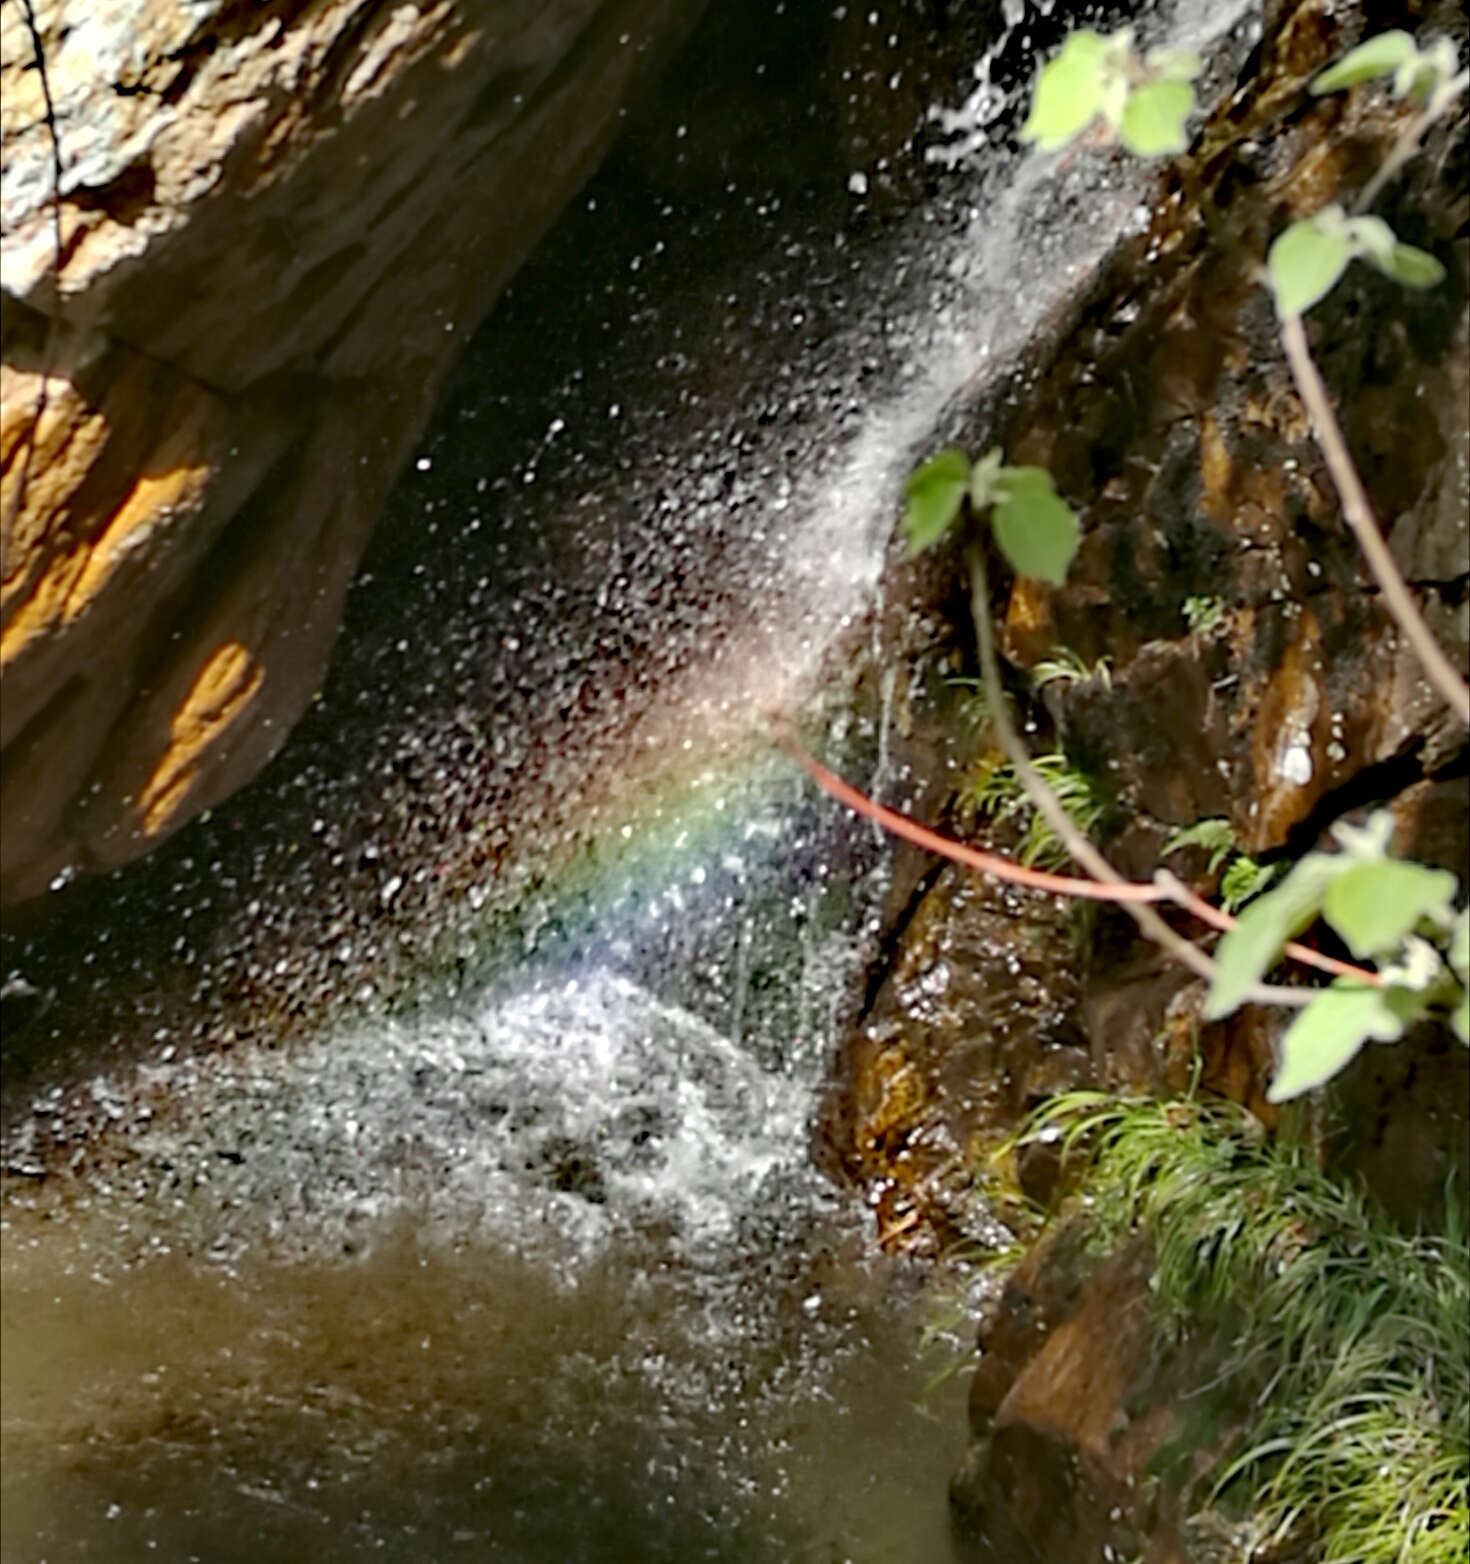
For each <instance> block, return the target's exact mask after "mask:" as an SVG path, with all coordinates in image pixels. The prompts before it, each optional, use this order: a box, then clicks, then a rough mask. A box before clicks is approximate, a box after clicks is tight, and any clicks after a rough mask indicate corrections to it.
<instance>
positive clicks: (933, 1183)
mask: <svg viewBox="0 0 1470 1564" xmlns="http://www.w3.org/2000/svg"><path fill="white" fill-rule="evenodd" d="M1068 918H1069V913H1068V909H1067V908H1066V907H1065V905H1063V904H1062V903H1061V902H1059V901H1058V899H1057V898H1055V897H1052V896H1047V895H1043V894H1041V893H1038V892H1030V891H1023V890H1020V889H1018V888H1016V887H1011V886H1000V885H997V884H995V883H992V882H986V881H982V880H978V879H976V878H974V877H972V876H970V875H969V874H968V873H966V872H964V871H961V870H959V869H957V868H955V867H954V866H947V867H946V868H945V869H943V870H942V871H941V872H940V873H939V875H938V877H937V879H936V881H935V882H934V884H933V886H932V887H931V888H930V889H929V890H928V891H927V892H926V893H925V894H924V895H923V896H922V897H921V898H920V900H919V903H918V906H917V909H916V910H915V912H914V915H913V918H912V920H911V921H910V923H909V924H908V926H907V928H906V929H905V930H904V934H903V939H902V942H901V944H900V946H899V950H898V953H897V955H896V956H895V958H894V959H893V961H892V963H891V965H890V966H889V967H888V969H887V973H886V977H885V980H884V983H883V985H882V987H881V988H880V990H879V991H878V993H877V995H876V997H875V999H874V1001H873V1003H872V1005H871V1006H870V1008H869V1012H868V1015H867V1017H866V1019H865V1021H864V1023H863V1025H862V1026H861V1027H860V1028H859V1029H858V1030H856V1031H855V1032H854V1033H853V1034H852V1035H851V1036H850V1037H849V1038H848V1039H847V1042H846V1043H845V1045H844V1049H843V1053H842V1056H841V1058H840V1060H839V1061H838V1065H837V1070H836V1078H837V1083H838V1084H837V1086H836V1089H835V1090H834V1091H833V1093H832V1094H831V1096H830V1097H829V1099H828V1101H827V1102H826V1104H825V1106H824V1109H823V1113H822V1117H821V1122H820V1125H819V1137H820V1138H821V1140H822V1141H823V1143H824V1149H825V1154H826V1158H827V1161H828V1163H829V1166H830V1167H831V1169H832V1171H834V1172H835V1173H837V1175H838V1176H839V1177H842V1178H844V1179H846V1180H849V1181H852V1182H856V1183H858V1184H860V1185H862V1186H864V1187H866V1188H868V1189H869V1190H870V1191H871V1192H872V1198H873V1201H874V1206H875V1209H876V1211H877V1212H878V1216H879V1227H880V1237H883V1238H885V1239H892V1240H894V1241H899V1240H905V1235H907V1237H906V1240H905V1241H907V1242H910V1243H911V1242H913V1241H914V1240H915V1239H916V1238H917V1239H920V1240H922V1241H932V1240H933V1238H934V1237H935V1235H937V1236H938V1238H939V1240H940V1241H941V1242H945V1241H948V1240H949V1239H952V1238H954V1237H957V1236H959V1235H960V1234H961V1233H963V1232H964V1230H965V1209H966V1206H967V1205H968V1204H969V1199H968V1190H969V1184H970V1180H971V1176H972V1169H973V1166H974V1162H975V1159H976V1157H977V1156H978V1155H979V1153H980V1149H981V1148H982V1147H983V1146H985V1145H986V1144H988V1143H990V1142H992V1141H993V1140H994V1139H995V1138H996V1137H997V1136H998V1135H999V1134H1000V1133H1002V1132H1003V1130H1004V1128H1005V1127H1006V1126H1009V1125H1011V1124H1014V1123H1015V1122H1016V1120H1017V1119H1018V1117H1019V1116H1020V1115H1021V1114H1022V1113H1024V1111H1025V1110H1026V1108H1027V1107H1028V1106H1030V1105H1031V1104H1033V1103H1035V1102H1037V1101H1039V1100H1040V1099H1041V1098H1042V1097H1044V1096H1046V1095H1048V1094H1049V1093H1050V1092H1053V1091H1056V1090H1058V1089H1060V1088H1061V1087H1064V1086H1067V1085H1072V1084H1074V1083H1076V1082H1077V1081H1078V1080H1080V1079H1085V1078H1086V1077H1087V1076H1088V1075H1089V1073H1090V1060H1089V1058H1088V1056H1087V1054H1086V1052H1085V1050H1083V1049H1082V1048H1080V1047H1079V1046H1078V1044H1079V1041H1080V1038H1079V1034H1078V1032H1077V1030H1076V1025H1075V1021H1074V1016H1073V1011H1074V1006H1075V1002H1076V992H1075V989H1074V988H1073V987H1071V986H1070V985H1068V984H1067V983H1066V982H1065V980H1063V979H1062V978H1061V976H1060V974H1059V973H1058V970H1057V966H1056V962H1055V951H1056V949H1057V947H1058V945H1059V944H1063V943H1065V942H1067V941H1068V940H1069V938H1070V937H1071V936H1070V935H1069V930H1068Z"/></svg>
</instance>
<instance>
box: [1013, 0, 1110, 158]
mask: <svg viewBox="0 0 1470 1564" xmlns="http://www.w3.org/2000/svg"><path fill="white" fill-rule="evenodd" d="M1112 44H1113V40H1112V39H1109V38H1103V37H1101V36H1100V35H1099V34H1097V33H1095V32H1093V31H1092V29H1091V28H1087V27H1084V28H1081V29H1079V30H1078V31H1077V32H1075V33H1073V34H1072V35H1071V37H1070V38H1068V39H1067V41H1066V43H1065V44H1063V46H1062V49H1061V52H1060V53H1059V54H1058V55H1057V56H1056V57H1055V58H1054V59H1052V60H1049V61H1048V62H1047V64H1046V65H1044V66H1043V67H1042V70H1041V75H1040V77H1039V78H1038V80H1037V83H1036V96H1035V98H1034V99H1033V100H1032V103H1031V112H1030V114H1029V115H1028V116H1027V118H1026V123H1025V124H1024V125H1023V126H1022V127H1021V140H1022V141H1034V142H1035V143H1036V144H1037V146H1038V147H1039V148H1040V149H1041V150H1042V151H1043V152H1056V151H1058V150H1060V149H1061V148H1062V147H1064V146H1066V145H1067V143H1068V142H1069V141H1073V140H1075V139H1076V137H1078V136H1080V135H1081V134H1082V132H1083V131H1084V130H1086V129H1087V127H1088V126H1089V125H1090V124H1091V123H1092V122H1093V120H1094V119H1096V118H1097V116H1098V115H1099V114H1101V113H1102V111H1103V104H1104V100H1105V98H1106V96H1107V88H1108V82H1109V76H1110V72H1109V69H1108V67H1109V64H1110V62H1111V59H1112V58H1113V56H1114V55H1115V54H1116V49H1115V48H1114V47H1112Z"/></svg>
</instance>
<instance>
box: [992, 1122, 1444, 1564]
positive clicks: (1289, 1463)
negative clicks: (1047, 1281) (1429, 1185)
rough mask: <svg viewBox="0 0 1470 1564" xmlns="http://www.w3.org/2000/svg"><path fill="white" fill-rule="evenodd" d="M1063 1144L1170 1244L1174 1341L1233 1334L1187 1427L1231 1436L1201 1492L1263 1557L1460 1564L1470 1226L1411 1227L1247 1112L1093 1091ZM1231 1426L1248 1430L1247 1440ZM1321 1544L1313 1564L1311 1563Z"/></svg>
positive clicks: (1166, 1331) (1120, 1206) (1222, 1343)
mask: <svg viewBox="0 0 1470 1564" xmlns="http://www.w3.org/2000/svg"><path fill="white" fill-rule="evenodd" d="M1058 1132H1060V1133H1061V1136H1062V1140H1063V1145H1062V1150H1063V1153H1064V1156H1065V1157H1066V1158H1068V1159H1074V1158H1077V1157H1081V1158H1082V1159H1083V1162H1084V1165H1085V1167H1086V1169H1087V1171H1086V1173H1085V1175H1084V1177H1083V1181H1082V1186H1081V1212H1082V1218H1083V1220H1084V1221H1085V1222H1086V1223H1087V1225H1088V1227H1089V1229H1090V1232H1091V1235H1092V1239H1093V1241H1094V1242H1095V1243H1096V1244H1097V1245H1098V1246H1099V1247H1100V1248H1108V1249H1111V1248H1114V1247H1116V1246H1118V1245H1120V1244H1121V1243H1122V1242H1123V1241H1124V1240H1125V1238H1126V1237H1127V1235H1129V1234H1131V1233H1133V1232H1135V1231H1137V1230H1140V1229H1142V1230H1143V1231H1145V1232H1146V1233H1147V1234H1148V1235H1149V1237H1150V1239H1151V1241H1152V1245H1153V1249H1154V1255H1155V1272H1154V1280H1153V1288H1154V1296H1155V1310H1156V1313H1155V1321H1156V1328H1157V1330H1158V1332H1159V1334H1160V1337H1161V1340H1162V1341H1163V1342H1165V1343H1169V1342H1178V1341H1182V1340H1184V1339H1185V1338H1186V1337H1193V1338H1194V1339H1195V1340H1201V1339H1203V1340H1206V1341H1210V1342H1213V1343H1214V1344H1215V1345H1214V1348H1213V1351H1212V1354H1211V1359H1210V1363H1209V1371H1208V1373H1207V1375H1206V1380H1207V1383H1204V1384H1202V1385H1201V1388H1200V1390H1199V1391H1198V1392H1197V1393H1196V1395H1195V1396H1194V1397H1192V1398H1191V1402H1192V1405H1191V1406H1190V1407H1189V1408H1186V1409H1185V1411H1186V1412H1188V1413H1189V1416H1188V1417H1187V1418H1186V1420H1185V1421H1186V1423H1187V1425H1189V1426H1190V1427H1192V1428H1193V1429H1194V1430H1202V1429H1205V1428H1209V1429H1212V1430H1217V1431H1218V1430H1227V1432H1224V1433H1220V1434H1219V1435H1218V1437H1219V1438H1220V1439H1221V1441H1222V1445H1223V1447H1222V1448H1221V1449H1220V1450H1219V1452H1218V1457H1219V1458H1218V1460H1217V1462H1216V1464H1215V1465H1214V1466H1213V1468H1212V1471H1211V1474H1210V1476H1209V1477H1208V1478H1207V1479H1206V1480H1205V1485H1204V1487H1203V1488H1201V1489H1197V1490H1196V1492H1195V1494H1194V1495H1192V1496H1191V1497H1192V1499H1193V1500H1194V1501H1196V1502H1195V1507H1196V1508H1197V1509H1199V1510H1200V1511H1202V1512H1205V1514H1204V1515H1202V1516H1201V1518H1202V1519H1207V1518H1208V1515H1209V1513H1210V1512H1213V1515H1214V1517H1215V1519H1216V1520H1218V1519H1219V1518H1220V1517H1222V1516H1230V1517H1234V1518H1235V1519H1236V1520H1238V1521H1239V1522H1240V1528H1239V1530H1238V1531H1237V1532H1236V1535H1237V1536H1240V1537H1241V1538H1242V1539H1243V1542H1244V1546H1245V1556H1247V1557H1257V1556H1259V1557H1262V1558H1265V1557H1270V1556H1279V1555H1276V1550H1277V1549H1279V1548H1281V1547H1282V1546H1283V1545H1285V1546H1287V1548H1288V1550H1289V1551H1290V1553H1291V1556H1292V1557H1301V1556H1305V1557H1310V1558H1313V1559H1318V1560H1321V1561H1322V1564H1348V1561H1354V1564H1452V1561H1453V1564H1462V1561H1463V1560H1464V1559H1465V1558H1466V1556H1467V1549H1470V1509H1467V1482H1470V1263H1467V1245H1466V1234H1465V1229H1464V1224H1463V1220H1462V1217H1461V1214H1460V1213H1459V1212H1458V1210H1457V1209H1455V1208H1454V1207H1453V1205H1452V1208H1451V1213H1450V1220H1449V1222H1448V1223H1447V1229H1448V1230H1447V1231H1446V1232H1445V1233H1443V1234H1437V1235H1409V1234H1405V1233H1404V1232H1402V1231H1400V1230H1398V1229H1396V1228H1394V1227H1392V1226H1391V1225H1390V1224H1389V1223H1388V1222H1387V1221H1386V1219H1384V1218H1381V1217H1380V1216H1378V1215H1377V1214H1376V1213H1375V1212H1373V1211H1372V1210H1370V1209H1369V1207H1368V1205H1367V1204H1366V1202H1365V1201H1364V1199H1363V1197H1362V1196H1361V1194H1360V1193H1359V1192H1358V1191H1357V1190H1356V1189H1353V1188H1347V1187H1344V1186H1342V1185H1340V1184H1338V1183H1336V1182H1334V1181H1333V1180H1331V1179H1330V1178H1328V1177H1327V1176H1326V1175H1325V1174H1323V1173H1322V1171H1321V1170H1320V1169H1319V1168H1318V1167H1317V1166H1316V1165H1315V1164H1314V1162H1313V1161H1312V1159H1311V1157H1310V1156H1309V1154H1308V1153H1307V1151H1306V1150H1305V1149H1304V1148H1303V1147H1301V1146H1299V1145H1293V1144H1289V1143H1286V1142H1284V1141H1282V1140H1280V1139H1272V1138H1269V1137H1268V1136H1267V1135H1266V1134H1265V1133H1264V1131H1263V1130H1262V1129H1261V1127H1260V1125H1259V1124H1258V1123H1257V1122H1256V1121H1255V1120H1254V1119H1253V1118H1251V1117H1250V1116H1249V1115H1248V1114H1246V1113H1245V1112H1243V1111H1242V1110H1239V1109H1236V1108H1234V1107H1231V1106H1228V1105H1223V1104H1221V1105H1207V1104H1205V1103H1202V1102H1198V1101H1193V1100H1191V1101H1187V1102H1176V1103H1158V1102H1151V1101H1120V1100H1119V1099H1116V1098H1110V1097H1106V1096H1102V1095H1099V1094H1094V1093H1075V1094H1071V1095H1068V1096H1066V1097H1062V1098H1058V1099H1056V1100H1054V1101H1053V1102H1051V1103H1049V1104H1047V1105H1046V1106H1045V1108H1044V1109H1043V1110H1041V1114H1040V1115H1039V1117H1038V1118H1037V1120H1035V1121H1033V1123H1032V1124H1031V1125H1029V1126H1028V1127H1027V1129H1026V1130H1025V1131H1024V1132H1023V1133H1022V1135H1021V1136H1020V1137H1019V1143H1021V1144H1024V1143H1025V1142H1027V1141H1030V1140H1035V1139H1038V1138H1041V1137H1043V1136H1046V1137H1052V1138H1054V1137H1055V1136H1056V1135H1057V1134H1058ZM1230 1430H1233V1431H1230ZM1301 1549H1305V1550H1306V1552H1305V1554H1302V1553H1301V1552H1300V1551H1299V1550H1301Z"/></svg>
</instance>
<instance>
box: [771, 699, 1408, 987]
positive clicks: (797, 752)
mask: <svg viewBox="0 0 1470 1564" xmlns="http://www.w3.org/2000/svg"><path fill="white" fill-rule="evenodd" d="M777 737H778V739H779V741H780V743H781V745H782V747H783V748H784V749H786V750H787V751H788V752H789V753H790V754H791V755H792V757H793V758H794V759H795V760H797V761H798V762H800V764H801V765H802V766H803V767H805V768H806V770H807V772H808V773H809V774H810V776H811V777H812V780H813V781H814V782H816V784H817V786H818V787H820V788H821V789H822V791H823V792H824V793H829V794H830V795H831V796H832V797H833V798H835V799H836V800H837V801H838V802H839V803H841V804H845V805H846V806H847V807H848V808H849V809H851V810H852V811H853V812H854V813H855V814H859V815H863V816H865V817H866V818H867V819H869V820H874V821H876V822H877V823H878V824H879V825H880V826H882V827H883V829H884V830H885V831H887V832H889V833H890V834H891V835H893V836H896V837H899V838H901V839H902V840H903V841H905V842H912V843H913V845H914V846H915V847H921V848H923V849H924V851H925V852H930V853H937V854H938V855H939V856H940V857H942V858H947V859H949V860H950V861H951V862H952V863H957V864H962V865H964V867H965V868H967V869H978V870H979V871H980V872H981V873H982V874H989V875H992V876H994V878H996V879H997V880H1004V881H1006V882H1007V883H1008V884H1010V885H1023V886H1026V887H1027V888H1028V889H1030V890H1036V891H1049V892H1051V894H1053V895H1055V896H1073V897H1082V898H1085V899H1088V900H1091V901H1107V902H1117V903H1138V902H1172V903H1173V904H1175V905H1176V906H1179V907H1182V908H1184V909H1185V910H1186V911H1187V912H1190V913H1192V914H1193V915H1194V916H1195V917H1197V918H1199V919H1200V921H1201V922H1203V923H1208V924H1209V925H1210V926H1211V927H1212V928H1216V929H1220V930H1224V931H1228V930H1230V929H1233V928H1234V927H1235V925H1236V921H1237V920H1236V919H1235V918H1233V917H1231V915H1230V914H1229V913H1228V912H1225V911H1223V910H1222V909H1221V908H1219V907H1214V906H1212V905H1211V904H1210V903H1209V902H1207V901H1205V900H1204V898H1203V897H1201V896H1197V895H1196V894H1195V893H1194V892H1193V891H1191V890H1190V889H1189V887H1188V886H1186V885H1185V884H1183V882H1182V881H1180V880H1179V879H1177V878H1176V877H1175V876H1174V875H1172V874H1169V873H1168V872H1167V871H1164V870H1161V871H1160V872H1159V874H1158V876H1157V878H1155V879H1154V880H1153V881H1151V882H1150V883H1148V884H1142V883H1140V882H1138V881H1131V880H1125V881H1123V882H1122V883H1121V884H1104V883H1102V882H1101V881H1099V880H1083V879H1077V878H1075V877H1074V876H1071V875H1065V874H1048V873H1046V872H1045V871H1044V870H1041V869H1031V868H1028V867H1027V866H1026V865H1025V864H1020V863H1016V862H1015V861H1014V860H1012V859H1010V858H1003V857H1001V856H1000V855H999V854H997V853H987V852H982V851H980V849H979V848H976V847H970V846H967V845H966V844H965V843H964V842H957V841H955V840H954V838H953V837H949V836H945V835H944V834H943V833H942V832H939V831H936V830H934V829H932V828H931V827H930V826H926V825H920V824H919V822H918V821H917V820H914V819H912V818H910V817H909V816H908V815H906V814H902V813H901V812H900V811H899V810H897V809H889V808H888V807H887V806H886V805H884V804H880V803H877V802H875V801H874V800H873V799H871V798H869V797H868V796H867V794H866V793H863V792H861V791H859V789H857V788H855V787H854V786H853V785H852V784H851V783H850V782H845V781H843V779H842V778H841V777H839V776H838V775H837V774H836V773H835V772H832V771H829V770H828V769H827V768H826V767H825V766H824V765H823V764H822V763H821V761H819V760H817V759H816V758H815V757H814V756H813V755H811V754H810V753H808V751H807V750H806V749H805V748H804V747H803V746H802V744H801V742H800V740H799V739H797V737H796V735H795V734H794V733H793V732H792V731H791V729H790V728H789V727H788V726H787V725H786V724H785V723H784V722H778V724H777ZM1285 953H1286V954H1287V955H1288V956H1290V957H1291V958H1292V959H1293V960H1295V961H1299V962H1301V963H1302V964H1303V965H1305V966H1309V967H1315V968H1317V970H1318V971H1320V972H1330V973H1331V974H1333V976H1335V977H1348V978H1352V979H1353V980H1354V981H1355V982H1358V983H1366V984H1368V985H1370V986H1371V987H1374V988H1381V987H1382V986H1383V979H1382V977H1380V976H1379V974H1378V973H1376V972H1373V971H1371V970H1369V969H1368V968H1366V967H1355V966H1353V965H1352V964H1351V963H1350V962H1346V961H1339V960H1337V959H1336V958H1335V957H1333V956H1324V955H1323V954H1322V953H1321V952H1320V951H1316V950H1312V949H1311V948H1310V947H1309V946H1306V945H1300V944H1297V943H1296V942H1295V941H1291V942H1289V943H1288V944H1287V946H1286V952H1285Z"/></svg>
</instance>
